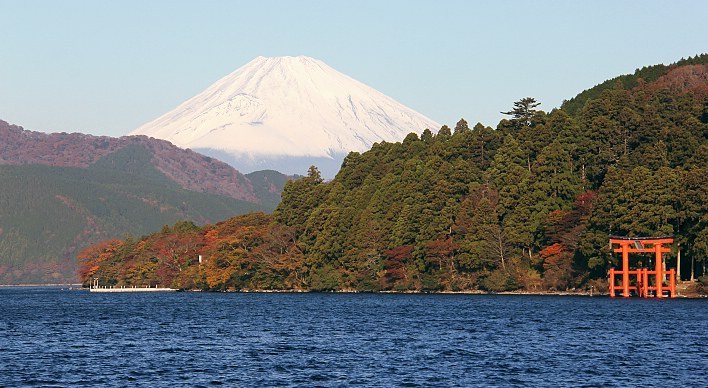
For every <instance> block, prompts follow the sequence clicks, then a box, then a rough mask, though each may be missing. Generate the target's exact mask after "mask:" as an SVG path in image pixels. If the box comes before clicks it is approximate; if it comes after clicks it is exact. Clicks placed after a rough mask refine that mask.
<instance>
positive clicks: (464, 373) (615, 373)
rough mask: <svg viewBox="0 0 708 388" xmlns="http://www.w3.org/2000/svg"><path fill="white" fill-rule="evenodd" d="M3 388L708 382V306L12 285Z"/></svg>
mask: <svg viewBox="0 0 708 388" xmlns="http://www.w3.org/2000/svg"><path fill="white" fill-rule="evenodd" d="M0 357H1V358H0V386H18V385H22V386H25V385H42V386H47V385H51V386H75V385H89V384H92V385H93V384H100V385H128V386H133V385H146V386H195V385H196V386H199V385H212V384H224V385H227V386H343V385H363V386H509V385H520V386H529V385H531V386H559V385H560V386H569V385H570V386H639V385H642V386H647V385H648V386H695V387H706V386H708V371H707V368H708V300H677V299H676V300H640V299H631V300H623V299H608V298H598V297H596V298H588V297H557V296H507V295H504V296H484V295H393V294H239V293H229V294H220V293H149V294H138V293H135V294H127V293H126V294H95V293H88V292H84V291H65V290H61V289H56V288H5V289H2V288H0Z"/></svg>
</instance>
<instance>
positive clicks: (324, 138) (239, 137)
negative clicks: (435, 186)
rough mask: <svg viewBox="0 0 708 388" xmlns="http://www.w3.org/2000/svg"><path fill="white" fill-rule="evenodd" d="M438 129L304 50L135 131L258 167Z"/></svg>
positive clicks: (257, 65) (257, 67)
mask: <svg viewBox="0 0 708 388" xmlns="http://www.w3.org/2000/svg"><path fill="white" fill-rule="evenodd" d="M439 127H440V126H439V125H438V124H437V123H436V122H434V121H433V120H431V119H429V118H427V117H425V116H423V115H421V114H420V113H417V112H416V111H414V110H412V109H410V108H408V107H406V106H404V105H402V104H400V103H398V102H396V101H395V100H393V99H392V98H390V97H388V96H386V95H384V94H382V93H380V92H378V91H376V90H375V89H373V88H371V87H369V86H367V85H365V84H363V83H361V82H359V81H356V80H354V79H352V78H350V77H348V76H346V75H344V74H342V73H340V72H338V71H336V70H334V69H333V68H331V67H329V66H327V65H326V64H325V63H324V62H322V61H319V60H317V59H313V58H309V57H305V56H297V57H272V58H267V57H257V58H256V59H254V60H253V61H251V62H249V63H247V64H246V65H244V66H243V67H241V68H239V69H237V70H236V71H234V72H233V73H231V74H229V75H227V76H226V77H224V78H222V79H220V80H219V81H217V82H216V83H214V84H213V85H211V86H209V87H208V88H207V89H206V90H204V91H203V92H201V93H199V94H198V95H196V96H194V97H192V98H191V99H189V100H187V101H185V102H184V103H182V104H181V105H179V106H178V107H176V108H175V109H173V110H172V111H170V112H168V113H166V114H165V115H163V116H161V117H159V118H157V119H155V120H153V121H151V122H149V123H146V124H144V125H143V126H141V127H140V128H138V129H136V130H135V131H133V132H132V133H131V134H132V135H139V134H140V135H148V136H152V137H156V138H160V139H165V140H169V141H170V142H172V143H174V144H175V145H177V146H180V147H184V148H187V147H188V148H192V149H198V150H216V152H217V153H218V154H220V155H221V156H223V155H224V154H226V155H232V156H234V159H240V160H251V161H252V162H253V163H255V164H256V165H258V164H259V163H258V162H259V161H263V160H269V159H283V158H288V157H297V158H305V159H306V158H309V157H312V158H337V157H338V155H340V156H341V155H345V154H346V153H348V152H349V151H359V152H363V151H366V150H368V149H369V148H370V147H371V145H372V144H373V143H375V142H380V141H389V142H396V141H401V140H403V138H404V137H405V136H406V135H407V134H408V133H411V132H416V133H421V132H422V131H423V130H424V129H425V128H430V129H431V130H436V129H438V128H439ZM236 167H237V168H239V167H240V166H238V165H237V166H236ZM254 167H255V166H254ZM258 167H259V168H260V167H264V166H263V165H260V166H258ZM265 167H270V168H272V166H269V165H268V166H265ZM240 168H245V169H248V167H242V166H241V167H240ZM283 172H287V171H283ZM296 172H299V171H296Z"/></svg>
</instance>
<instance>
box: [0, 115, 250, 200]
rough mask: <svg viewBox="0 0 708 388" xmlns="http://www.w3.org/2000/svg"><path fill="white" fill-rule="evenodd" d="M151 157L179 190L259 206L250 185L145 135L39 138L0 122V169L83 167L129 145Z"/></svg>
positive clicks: (211, 162) (215, 162)
mask: <svg viewBox="0 0 708 388" xmlns="http://www.w3.org/2000/svg"><path fill="white" fill-rule="evenodd" d="M134 144H139V145H142V146H144V147H146V149H148V150H149V151H150V152H152V155H153V157H152V158H151V161H152V163H153V164H154V166H155V168H157V169H158V170H159V171H160V172H162V173H163V174H165V176H167V177H168V178H170V179H171V180H173V181H175V182H176V183H177V184H179V185H180V186H181V187H182V188H184V189H186V190H192V191H197V192H204V193H211V194H218V195H225V196H228V197H231V198H235V199H240V200H244V201H248V202H254V203H257V202H259V199H258V198H257V197H256V195H255V194H254V192H253V186H252V185H251V182H250V181H249V180H248V178H246V177H245V176H244V175H243V174H241V173H240V172H238V171H237V170H235V169H234V168H233V167H231V166H229V165H228V164H226V163H223V162H221V161H219V160H216V159H213V158H210V157H208V156H204V155H200V154H198V153H196V152H194V151H191V150H184V149H181V148H179V147H175V146H174V145H172V144H170V143H169V142H167V141H164V140H159V139H149V138H147V137H145V136H124V137H120V138H113V137H107V136H92V135H86V134H82V133H51V134H47V133H43V132H33V131H27V130H24V129H23V128H22V127H20V126H16V125H10V124H8V123H7V122H5V121H2V120H0V165H2V164H6V165H26V164H41V165H46V166H56V167H81V168H86V167H88V166H89V165H91V164H93V163H95V162H96V161H98V160H99V159H101V158H103V157H105V156H107V155H109V154H111V153H113V152H116V151H117V150H119V149H121V148H124V147H126V146H128V145H134Z"/></svg>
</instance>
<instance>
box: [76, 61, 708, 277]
mask: <svg viewBox="0 0 708 388" xmlns="http://www.w3.org/2000/svg"><path fill="white" fill-rule="evenodd" d="M510 105H511V104H510ZM504 113H505V114H507V115H508V119H505V120H502V121H501V122H500V123H499V124H498V126H497V128H496V129H493V128H491V127H486V126H484V125H482V124H476V125H474V126H473V127H470V126H469V125H468V123H467V122H466V121H465V120H464V119H461V120H460V121H459V122H458V123H457V124H456V125H455V127H454V128H449V127H447V126H443V127H442V128H440V129H439V130H438V131H437V133H433V132H432V131H430V130H425V131H424V132H423V133H422V135H420V136H418V135H416V134H410V135H408V136H407V137H406V138H405V140H403V141H402V142H401V143H393V144H392V143H380V144H375V145H374V146H373V147H372V149H371V150H370V151H367V152H365V153H362V154H359V153H350V154H349V155H348V156H347V158H346V159H345V160H344V162H343V164H342V168H341V170H340V171H339V173H338V174H337V176H336V177H335V179H334V180H332V181H330V182H324V181H323V180H322V178H321V177H320V175H319V172H318V171H317V169H316V168H315V167H312V168H311V169H310V172H309V174H308V176H307V177H304V178H301V179H299V180H295V181H290V182H288V183H287V184H286V186H285V189H284V191H283V194H282V201H281V202H280V204H279V206H278V208H277V209H276V210H275V212H274V213H273V215H272V216H270V215H266V214H262V213H254V214H250V215H245V216H239V217H236V218H233V219H230V220H228V221H224V222H222V223H219V224H216V225H210V226H206V227H202V228H200V227H197V226H195V225H194V224H191V223H185V222H182V223H178V224H175V225H174V226H173V227H167V226H166V227H164V228H163V230H162V231H161V232H159V233H155V234H152V235H149V236H145V237H143V238H141V239H138V240H134V239H128V240H125V241H118V240H115V241H107V242H104V243H102V244H99V245H96V246H93V247H91V248H89V249H87V250H85V251H84V252H82V254H81V255H80V257H79V259H80V263H81V268H82V269H81V276H82V279H83V280H84V281H85V282H88V279H90V278H93V277H97V278H99V279H100V281H101V283H102V284H105V285H142V284H151V285H155V284H160V285H163V286H172V287H177V288H187V289H190V288H200V289H210V290H223V289H241V290H244V289H300V290H363V291H385V290H394V291H462V290H478V289H479V290H487V291H505V290H515V289H526V290H537V291H538V290H566V289H577V288H587V287H590V286H595V287H597V288H598V289H602V288H603V285H604V282H605V277H606V274H607V270H608V268H609V267H610V266H611V265H613V264H614V263H616V261H617V257H616V256H613V254H612V253H611V252H610V250H609V247H608V235H622V236H657V235H661V236H664V235H673V236H675V238H676V241H677V244H674V246H673V250H674V251H673V252H672V253H671V254H669V257H668V262H669V265H671V266H675V265H676V258H677V256H678V255H679V254H680V255H681V257H682V261H681V273H682V277H683V278H684V279H688V278H690V277H692V278H698V277H700V276H702V275H704V273H705V265H706V263H705V258H706V256H708V230H707V229H706V225H707V223H708V211H706V210H707V209H706V206H707V204H708V198H707V197H708V194H707V191H706V187H708V165H707V161H708V141H707V138H708V55H706V54H704V55H700V56H697V57H693V58H689V59H687V60H682V61H680V62H678V63H676V64H673V65H669V66H664V65H659V66H652V67H648V68H643V69H640V70H637V71H636V72H635V73H634V74H633V75H627V76H621V77H618V78H615V79H613V80H610V81H607V82H605V83H603V84H600V85H598V86H597V87H595V88H592V89H589V90H587V91H584V92H582V93H580V94H579V95H578V96H577V97H575V98H573V99H571V100H568V101H566V102H565V103H564V104H563V106H562V107H561V108H560V109H554V110H552V111H550V112H544V111H542V110H541V106H540V102H538V101H536V100H535V99H534V98H531V97H527V98H523V99H521V100H519V101H517V102H515V103H514V104H513V106H511V107H510V110H509V111H508V112H504ZM200 255H201V257H202V259H203V260H202V263H201V264H200V263H199V260H198V258H199V256H200ZM704 279H705V278H704Z"/></svg>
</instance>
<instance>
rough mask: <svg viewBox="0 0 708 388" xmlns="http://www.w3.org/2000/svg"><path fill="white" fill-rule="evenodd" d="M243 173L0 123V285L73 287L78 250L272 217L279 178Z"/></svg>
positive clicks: (165, 152) (152, 150) (164, 151)
mask: <svg viewBox="0 0 708 388" xmlns="http://www.w3.org/2000/svg"><path fill="white" fill-rule="evenodd" d="M249 176H250V177H252V178H253V181H251V179H250V178H249V177H247V176H244V175H242V174H241V173H239V172H238V171H236V170H234V169H233V168H232V167H229V166H228V165H226V164H224V163H222V162H219V161H217V160H215V159H211V158H209V157H206V156H203V155H199V154H197V153H195V152H192V151H189V150H182V149H179V148H177V147H175V146H173V145H171V144H170V143H168V142H165V141H162V140H155V139H148V138H146V137H142V136H133V137H123V138H110V137H96V136H90V135H83V134H78V133H75V134H66V133H61V134H45V133H39V132H31V131H25V130H23V129H22V128H21V127H18V126H14V125H9V124H7V123H5V122H3V121H0V284H18V283H21V284H27V283H64V282H75V281H76V276H77V275H76V274H77V266H76V254H77V252H79V251H80V250H81V249H83V248H85V247H87V246H89V245H91V244H95V243H97V242H99V241H102V240H105V239H108V238H122V237H124V236H125V235H126V234H129V233H135V234H138V235H140V234H144V233H148V232H151V231H154V230H156V229H159V228H161V227H162V226H163V225H166V224H172V223H175V222H177V221H180V220H191V221H193V222H195V223H197V224H200V225H203V224H207V223H212V222H216V221H219V220H222V219H224V218H228V217H232V216H234V215H237V214H242V213H246V212H250V211H272V209H274V208H275V207H276V206H277V202H278V200H279V198H280V191H281V190H282V188H283V186H284V184H285V181H286V180H287V179H288V177H286V176H284V175H282V174H280V173H278V172H275V171H264V172H255V173H252V174H249Z"/></svg>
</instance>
